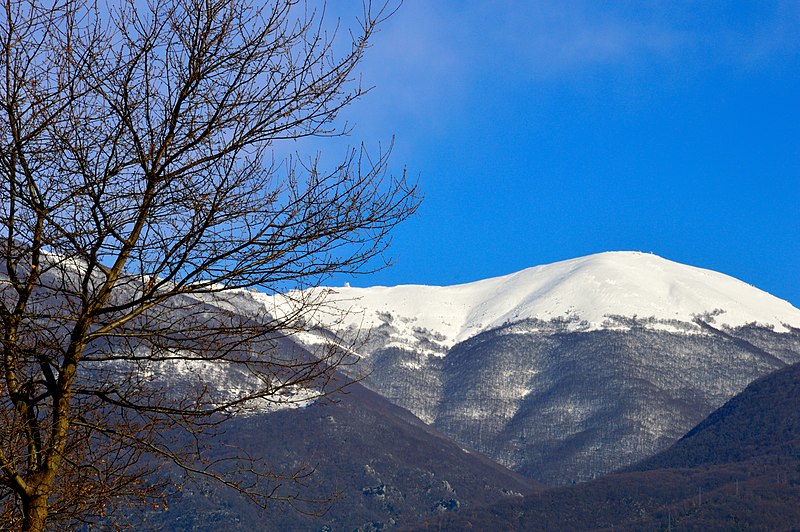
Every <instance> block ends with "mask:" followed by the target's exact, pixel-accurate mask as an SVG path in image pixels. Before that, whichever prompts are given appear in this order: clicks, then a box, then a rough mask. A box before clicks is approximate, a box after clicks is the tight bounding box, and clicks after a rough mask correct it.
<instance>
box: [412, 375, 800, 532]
mask: <svg viewBox="0 0 800 532" xmlns="http://www.w3.org/2000/svg"><path fill="white" fill-rule="evenodd" d="M798 412H800V364H795V365H793V366H790V367H787V368H784V369H782V370H780V371H777V372H775V373H773V374H770V375H768V376H766V377H763V378H761V379H759V380H757V381H755V382H753V383H752V384H751V385H749V386H748V387H747V389H746V390H745V391H744V392H742V393H741V394H739V395H737V396H736V397H734V398H733V399H731V400H730V401H728V402H727V403H726V404H725V405H724V406H723V407H721V408H720V409H718V410H716V411H715V412H714V413H713V414H712V415H710V416H709V417H708V418H706V419H705V420H704V421H702V422H701V423H700V424H699V425H697V426H696V427H695V428H694V429H692V430H691V431H690V432H689V433H688V434H687V435H686V436H685V437H683V438H681V440H680V441H678V442H677V443H675V444H674V445H673V446H671V447H670V448H669V449H667V450H665V451H663V452H661V453H659V454H657V455H655V456H653V457H651V458H649V459H647V460H645V461H643V462H641V463H639V464H636V465H635V466H632V467H630V468H628V469H627V470H626V471H625V472H620V473H614V474H611V475H608V476H606V477H603V478H601V479H598V480H595V481H591V482H587V483H585V484H581V485H578V486H573V487H569V488H559V489H553V490H548V491H545V492H541V493H538V494H532V495H530V496H527V497H525V498H524V499H519V500H515V501H505V502H499V503H497V504H495V505H493V506H491V507H490V508H485V509H478V510H466V511H464V512H460V513H459V514H458V515H447V516H440V517H438V518H435V519H430V520H428V521H426V522H425V523H423V524H421V525H418V526H417V527H416V529H418V530H464V529H467V528H470V527H472V528H474V529H476V530H483V529H489V528H491V529H502V530H559V529H560V530H564V529H569V530H658V529H661V530H666V529H675V530H796V529H797V527H798V525H800V415H799V414H798Z"/></svg>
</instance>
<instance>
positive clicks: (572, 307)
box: [315, 252, 800, 355]
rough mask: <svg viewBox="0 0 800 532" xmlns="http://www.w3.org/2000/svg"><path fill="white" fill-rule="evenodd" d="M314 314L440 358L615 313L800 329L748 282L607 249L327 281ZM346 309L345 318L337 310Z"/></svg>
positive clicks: (659, 321)
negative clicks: (499, 272)
mask: <svg viewBox="0 0 800 532" xmlns="http://www.w3.org/2000/svg"><path fill="white" fill-rule="evenodd" d="M323 290H324V292H325V294H326V303H327V307H326V308H325V309H323V310H322V311H320V312H319V313H318V314H317V316H315V318H316V319H317V320H318V323H319V325H322V326H324V327H325V328H327V329H330V330H333V331H335V332H337V333H339V334H343V333H344V334H347V333H348V331H349V332H350V333H351V334H352V333H353V332H356V331H359V330H365V329H367V330H368V329H376V328H379V327H381V326H382V325H384V324H390V325H391V326H392V329H393V331H392V333H391V334H390V336H389V338H388V339H387V340H388V341H387V342H386V344H385V345H384V347H389V346H396V347H401V348H413V349H415V350H418V351H422V352H429V353H431V354H438V355H444V353H446V352H447V350H449V349H450V348H452V347H453V346H454V345H455V344H457V343H459V342H463V341H464V340H468V339H469V338H472V337H473V336H476V335H477V334H479V333H481V332H484V331H487V330H491V329H494V328H497V327H500V326H502V325H505V324H508V323H513V322H518V321H522V320H540V321H546V322H549V321H551V320H554V319H556V320H564V321H567V322H568V323H569V329H570V330H573V331H576V330H580V331H590V330H599V329H620V328H624V327H625V325H624V324H622V323H620V322H619V321H618V320H616V319H615V317H616V316H625V317H634V316H635V317H637V318H639V319H645V318H646V319H647V320H648V323H646V324H644V326H646V327H648V328H653V329H661V330H669V331H682V332H695V333H700V332H702V330H703V329H702V328H701V327H700V326H699V325H698V324H697V323H695V322H696V320H697V319H698V318H702V319H703V320H707V321H708V320H712V319H713V322H714V323H717V324H719V325H726V326H728V327H738V326H742V325H745V324H751V323H755V324H758V325H760V326H765V327H771V328H773V330H775V331H776V332H786V331H787V330H788V329H787V327H794V328H800V310H798V309H796V308H794V307H793V306H792V305H790V304H789V303H787V302H786V301H783V300H780V299H778V298H776V297H774V296H772V295H770V294H768V293H766V292H763V291H761V290H759V289H757V288H755V287H753V286H751V285H749V284H747V283H744V282H742V281H739V280H737V279H735V278H733V277H730V276H727V275H724V274H721V273H717V272H714V271H710V270H704V269H701V268H695V267H691V266H686V265H683V264H678V263H676V262H672V261H669V260H666V259H663V258H661V257H658V256H656V255H653V254H647V253H638V252H608V253H600V254H596V255H590V256H587V257H581V258H577V259H572V260H566V261H562V262H557V263H554V264H548V265H544V266H537V267H534V268H529V269H526V270H523V271H520V272H517V273H513V274H510V275H505V276H502V277H496V278H493V279H486V280H483V281H477V282H473V283H468V284H462V285H456V286H443V287H442V286H422V285H405V286H395V287H371V288H351V287H342V288H325V289H323ZM343 316H344V317H343Z"/></svg>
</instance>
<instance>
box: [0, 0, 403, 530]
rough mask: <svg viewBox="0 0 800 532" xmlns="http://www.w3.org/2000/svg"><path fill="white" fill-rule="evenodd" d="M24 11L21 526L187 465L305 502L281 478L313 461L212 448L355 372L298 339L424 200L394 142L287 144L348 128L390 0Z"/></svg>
mask: <svg viewBox="0 0 800 532" xmlns="http://www.w3.org/2000/svg"><path fill="white" fill-rule="evenodd" d="M44 4H49V5H44ZM3 8H4V9H3V12H2V22H0V42H1V43H2V44H0V54H2V63H0V70H1V72H0V115H1V116H2V117H1V118H0V176H2V183H1V184H0V198H2V204H1V205H0V238H1V239H2V244H0V246H1V247H0V250H1V253H2V264H0V335H1V336H2V344H0V346H1V350H2V371H3V376H2V380H0V504H2V506H0V511H2V514H0V518H1V519H2V520H3V523H4V524H6V525H7V526H9V527H11V528H21V529H23V530H42V529H43V528H44V527H45V525H46V524H48V525H54V524H57V523H60V524H61V525H74V524H76V523H79V522H85V523H92V522H97V521H98V520H102V519H104V518H105V519H108V518H107V517H104V516H108V515H109V514H110V513H112V512H114V511H115V510H116V509H118V508H119V507H120V505H126V504H127V505H130V504H137V503H142V502H146V503H155V502H157V501H158V500H159V497H161V496H163V494H164V493H165V491H164V488H165V486H163V485H160V484H159V483H158V482H155V481H154V479H156V478H157V477H155V476H152V475H150V474H151V473H153V472H155V471H156V470H157V469H158V468H159V466H160V465H161V464H163V463H164V462H168V463H171V464H176V465H177V466H179V467H180V468H181V470H182V471H184V472H185V473H186V474H187V475H189V476H191V475H200V476H208V477H211V478H214V479H216V480H217V481H219V482H222V483H224V484H226V485H228V486H230V487H233V488H235V489H237V490H239V491H240V492H241V493H242V494H243V495H245V496H248V497H250V498H251V499H253V500H254V501H255V502H257V503H259V504H266V502H267V501H269V500H271V499H276V498H277V499H281V498H284V499H288V500H291V499H293V498H295V497H302V492H301V491H298V492H296V493H295V492H292V491H282V489H280V488H279V486H283V485H285V482H289V483H291V482H292V481H300V480H301V479H302V478H303V476H304V475H305V474H306V473H307V470H306V469H304V468H303V467H300V468H297V469H296V470H295V471H289V472H281V471H275V470H271V469H269V468H264V467H263V466H259V465H258V464H255V463H253V462H252V461H248V460H247V456H246V454H244V453H241V452H239V453H236V454H234V455H232V456H227V455H222V454H219V453H217V454H213V453H212V455H208V454H207V453H206V452H205V450H204V442H205V439H204V438H205V436H206V435H207V434H209V433H212V434H213V432H214V431H215V430H216V428H217V427H218V424H219V423H221V422H223V421H224V420H225V419H227V418H228V417H229V416H231V415H235V414H237V413H241V412H247V411H249V410H248V409H253V408H267V407H268V405H269V404H271V403H282V402H287V401H288V402H291V401H293V400H299V399H309V398H314V397H320V396H325V395H327V394H330V393H331V392H332V391H335V390H336V389H338V388H339V387H340V386H341V385H342V381H341V380H337V378H336V375H337V373H336V368H337V367H338V366H339V365H341V364H342V363H344V361H345V359H344V357H343V355H342V353H341V351H340V350H337V349H336V348H335V347H328V348H325V349H324V350H322V351H320V352H318V353H313V354H311V353H308V352H306V351H303V350H301V349H296V348H292V345H295V344H292V343H290V342H287V341H286V340H285V339H284V338H283V337H284V336H285V335H290V334H291V333H292V331H297V330H302V329H303V327H304V323H305V320H304V318H305V317H307V316H308V314H309V313H310V312H313V311H314V309H315V308H316V306H317V305H319V304H320V299H319V297H317V296H314V295H313V294H314V293H315V292H314V291H313V290H311V291H309V290H302V289H304V288H309V287H314V286H317V285H318V284H319V283H320V282H321V281H323V280H324V279H326V278H328V277H329V276H330V275H332V274H334V273H339V272H362V271H365V270H366V269H369V268H371V267H372V266H371V265H372V264H373V262H371V260H372V259H374V258H376V257H380V256H382V252H383V251H384V250H385V248H386V246H387V245H388V241H389V240H388V237H389V233H390V232H391V230H392V229H393V227H394V226H396V224H398V223H399V222H401V221H402V220H403V219H405V218H406V217H408V216H409V215H410V214H411V213H412V212H413V211H414V210H415V208H416V205H417V196H416V193H415V190H414V187H413V186H411V185H409V184H408V183H407V182H406V180H405V176H404V175H401V176H399V177H394V176H392V175H390V174H389V173H388V171H387V156H388V152H387V151H379V153H377V154H375V155H374V156H372V157H370V156H369V155H368V154H367V153H366V152H365V151H364V150H363V148H356V149H349V150H348V151H347V152H346V153H345V154H344V156H343V158H342V159H341V160H340V162H339V164H335V165H333V166H332V167H331V168H327V169H325V168H322V166H323V165H321V164H320V162H319V159H318V158H314V157H312V158H309V159H301V158H298V157H296V156H289V157H285V158H278V157H277V156H275V155H274V154H275V152H274V150H275V146H276V143H279V142H281V141H287V140H291V139H301V138H304V137H326V136H333V135H340V134H342V133H345V132H346V131H345V129H344V128H343V126H342V125H341V123H340V122H339V119H338V118H337V117H338V114H339V112H340V111H341V110H343V109H344V108H345V107H347V106H348V104H350V103H351V102H352V101H353V100H354V99H355V98H358V97H359V96H360V95H362V94H363V93H364V89H363V88H362V87H361V86H360V84H358V83H356V82H355V81H354V77H355V69H356V67H357V65H358V64H359V62H360V60H361V59H362V56H363V54H364V52H365V49H366V48H367V45H368V43H369V42H370V39H371V37H372V36H373V34H374V32H375V28H376V25H377V24H379V23H380V21H381V20H382V18H383V17H385V16H387V14H388V13H387V11H386V6H385V5H382V6H380V7H379V8H377V9H373V7H372V6H371V5H370V4H368V3H367V4H366V5H365V6H364V11H363V16H362V17H360V18H359V20H358V22H359V24H358V25H357V28H356V30H352V31H349V32H344V31H342V30H337V28H336V25H335V24H327V23H326V22H324V21H323V17H322V13H323V11H324V9H322V8H324V6H321V7H320V9H317V10H315V9H312V8H311V7H309V5H308V4H307V3H304V2H298V0H273V1H271V2H268V5H263V6H262V3H261V2H253V3H250V2H248V1H246V0H146V1H139V0H128V1H127V2H123V3H121V4H120V5H117V6H113V7H108V6H107V5H105V4H103V3H101V4H93V3H91V2H87V1H80V0H56V1H54V2H53V3H40V2H37V1H36V0H5V2H4V4H3ZM337 32H338V33H343V34H344V37H345V40H346V43H345V44H346V46H344V45H343V44H342V41H341V35H340V36H339V37H337V35H336V34H337ZM334 44H336V46H334ZM250 287H258V288H259V289H260V290H262V291H264V292H266V293H272V294H276V300H280V301H281V305H280V309H279V311H277V310H271V309H269V308H267V306H266V305H263V304H261V305H260V306H259V304H256V303H258V302H256V301H255V300H254V299H253V298H249V296H248V295H247V292H246V291H244V290H242V289H245V288H250ZM288 290H293V291H292V292H287V291H288ZM277 294H288V295H284V296H278V295H277ZM239 303H241V304H250V305H251V307H252V308H251V309H250V311H249V312H248V313H246V315H245V314H243V313H239V312H237V311H236V306H237V304H239ZM167 374H169V375H168V377H167ZM219 379H227V381H226V382H228V383H229V384H230V383H236V387H235V389H234V387H232V385H231V386H227V387H226V385H223V384H220V383H219V382H217V381H219ZM181 434H182V436H181ZM176 435H177V436H176ZM228 458H232V459H231V460H228ZM212 462H213V463H212ZM226 464H227V466H226ZM148 475H150V476H148Z"/></svg>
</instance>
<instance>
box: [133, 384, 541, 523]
mask: <svg viewBox="0 0 800 532" xmlns="http://www.w3.org/2000/svg"><path fill="white" fill-rule="evenodd" d="M348 391H349V393H348V394H347V395H345V396H343V397H341V400H340V401H338V402H337V403H315V404H313V405H311V406H308V407H305V408H302V409H295V410H284V411H280V412H275V413H271V414H260V415H254V416H250V417H245V418H240V419H234V420H233V421H231V422H230V423H228V424H227V425H226V430H225V434H224V435H223V436H221V437H220V438H219V441H214V442H208V443H209V444H211V445H217V444H221V445H220V447H223V446H226V447H227V446H232V445H235V446H237V447H241V448H245V449H248V451H249V453H250V454H251V456H254V457H256V458H258V459H259V461H263V463H264V464H269V465H270V467H272V468H273V469H274V470H276V471H278V472H281V471H282V470H285V471H284V472H289V471H291V470H292V469H293V468H296V467H298V466H299V465H301V464H303V463H304V462H305V461H308V463H309V464H310V465H311V466H312V467H314V468H315V469H316V471H315V472H314V474H313V475H311V476H310V477H308V478H307V479H305V480H304V481H303V485H302V486H300V485H293V484H292V483H290V482H286V483H285V486H284V487H282V488H279V489H278V491H277V492H276V493H277V494H279V495H282V496H286V495H291V494H292V493H298V494H300V495H301V496H302V497H304V498H312V499H313V498H318V499H320V500H323V501H324V500H326V499H328V498H330V497H331V496H335V497H336V500H333V501H331V502H329V503H327V502H323V503H302V502H297V503H296V504H295V506H296V508H297V509H300V510H301V511H303V512H306V513H308V514H311V513H322V515H320V516H314V515H304V514H302V513H298V512H296V511H293V510H291V509H289V508H287V507H281V506H280V505H277V504H276V505H275V506H274V507H273V508H270V509H268V510H260V509H258V508H257V507H255V506H253V505H252V504H249V503H248V501H247V499H246V498H243V497H242V496H241V495H240V494H238V493H234V492H231V491H230V490H226V489H223V488H220V487H219V486H218V485H209V484H207V483H192V484H189V485H188V486H187V487H185V488H184V489H183V490H182V491H181V492H180V493H178V494H176V496H175V497H173V498H171V499H170V501H169V510H168V511H166V512H159V513H152V514H150V515H149V516H148V518H147V524H148V525H149V526H158V527H163V529H164V530H208V531H212V530H377V529H380V528H382V527H387V526H388V527H393V526H403V525H410V524H413V523H416V522H418V521H420V520H422V519H424V518H426V517H429V516H432V515H436V514H438V513H442V512H452V511H456V510H460V509H464V508H474V507H476V506H478V505H485V504H488V503H491V502H494V501H497V500H499V499H502V498H520V497H521V496H522V494H524V493H529V492H531V491H533V490H534V489H540V488H541V487H540V486H539V485H537V484H536V483H534V482H531V481H529V480H527V479H525V478H524V477H522V476H520V475H518V474H516V473H514V472H512V471H509V470H507V469H505V468H504V467H502V466H500V465H499V464H497V463H495V462H493V461H491V460H489V459H488V458H486V457H484V456H482V455H480V454H478V453H475V452H470V451H467V450H465V449H462V448H461V447H460V446H458V445H456V444H454V443H453V442H452V441H450V440H448V439H447V438H445V437H444V436H442V435H441V434H439V433H438V432H437V431H435V430H433V429H432V428H430V427H427V426H426V425H425V424H424V423H422V422H421V421H419V420H418V419H417V418H416V417H415V416H413V415H412V414H410V413H409V412H407V411H405V410H403V409H401V408H398V407H397V406H395V405H393V404H391V403H390V402H388V401H386V400H385V399H383V398H381V397H380V396H378V395H377V394H375V393H373V392H371V391H369V390H367V389H366V388H363V387H362V386H360V385H359V384H354V385H352V386H350V387H348ZM176 474H177V473H176Z"/></svg>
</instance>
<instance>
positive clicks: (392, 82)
mask: <svg viewBox="0 0 800 532" xmlns="http://www.w3.org/2000/svg"><path fill="white" fill-rule="evenodd" d="M333 9H335V5H334V4H331V5H329V14H331V12H332V11H333ZM362 72H363V76H364V80H365V83H366V84H368V85H374V86H375V88H374V89H373V91H372V92H371V93H370V94H368V95H367V96H366V97H365V98H364V99H363V100H361V101H359V102H357V104H356V105H354V106H353V107H352V108H351V109H350V110H349V115H348V116H347V118H348V120H350V121H352V122H354V123H355V129H354V130H353V133H352V136H351V138H350V139H349V140H350V141H352V142H359V141H362V140H363V141H365V142H366V143H367V145H368V146H376V145H377V144H376V143H377V142H378V141H382V142H383V143H386V142H387V141H388V140H390V139H391V138H392V136H394V139H395V149H394V153H393V164H394V165H396V167H398V168H400V167H402V165H406V166H407V168H408V171H409V173H410V174H411V175H412V176H416V177H418V179H419V183H420V186H421V188H422V191H423V193H424V195H425V199H424V202H423V204H422V206H421V208H420V210H419V212H418V214H417V215H416V216H415V217H414V218H413V219H411V220H410V221H408V222H407V223H405V224H404V225H403V226H401V227H400V228H398V230H397V232H396V234H395V237H394V241H393V243H392V247H391V249H390V255H391V256H392V257H393V258H394V259H395V260H396V263H395V264H394V265H393V266H392V267H390V268H388V269H386V270H384V271H381V272H379V273H377V274H372V275H368V276H364V277H359V278H356V279H335V280H334V281H336V282H344V281H345V280H347V281H350V282H351V283H352V284H353V285H359V286H368V285H376V284H382V285H394V284H406V283H420V284H438V285H447V284H455V283H462V282H469V281H474V280H478V279H481V278H486V277H492V276H497V275H503V274H506V273H511V272H514V271H517V270H520V269H523V268H526V267H530V266H535V265H538V264H544V263H549V262H554V261H558V260H563V259H569V258H573V257H578V256H582V255H587V254H590V253H596V252H600V251H606V250H641V251H648V252H653V253H656V254H658V255H661V256H663V257H665V258H668V259H671V260H675V261H678V262H683V263H686V264H691V265H694V266H700V267H704V268H710V269H714V270H717V271H721V272H724V273H727V274H729V275H733V276H735V277H738V278H740V279H742V280H744V281H747V282H749V283H751V284H753V285H755V286H758V287H759V288H762V289H764V290H766V291H768V292H771V293H773V294H775V295H777V296H778V297H781V298H783V299H787V300H789V301H790V302H792V303H793V304H794V305H795V306H800V276H798V272H800V244H798V235H800V217H799V216H798V207H799V206H800V2H796V1H789V2H769V1H762V0H753V1H750V2H743V1H720V2H680V1H668V2H667V1H665V2H639V1H637V2H594V1H587V2H580V1H552V2H522V1H494V2H491V1H486V0H484V1H446V0H437V1H435V2H434V1H427V0H406V1H405V3H404V4H403V5H402V7H401V8H400V10H399V11H398V13H397V14H396V15H395V16H394V17H392V18H391V19H390V20H388V21H387V22H386V23H385V24H384V26H383V27H382V30H381V32H380V33H379V34H378V35H377V37H376V39H375V40H374V42H373V47H372V48H371V49H370V50H369V51H368V53H367V57H366V59H365V62H364V64H363V69H362ZM323 149H324V148H323Z"/></svg>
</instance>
